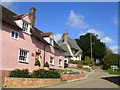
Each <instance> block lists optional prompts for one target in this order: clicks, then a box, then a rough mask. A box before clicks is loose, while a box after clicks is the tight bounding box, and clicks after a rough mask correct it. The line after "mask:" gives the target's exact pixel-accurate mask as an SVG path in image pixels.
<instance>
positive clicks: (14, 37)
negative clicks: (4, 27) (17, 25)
mask: <svg viewBox="0 0 120 90" xmlns="http://www.w3.org/2000/svg"><path fill="white" fill-rule="evenodd" d="M12 31H14V33H18V38H15V36H14V37H12ZM10 37H11V38H13V39H15V40H19V32H17V31H15V30H12V29H11V31H10Z"/></svg>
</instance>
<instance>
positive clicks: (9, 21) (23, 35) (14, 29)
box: [0, 6, 65, 76]
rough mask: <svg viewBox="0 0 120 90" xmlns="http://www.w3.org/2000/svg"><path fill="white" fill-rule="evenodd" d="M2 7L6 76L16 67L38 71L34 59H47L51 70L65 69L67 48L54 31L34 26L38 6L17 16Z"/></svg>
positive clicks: (2, 54) (43, 61) (1, 29)
mask: <svg viewBox="0 0 120 90" xmlns="http://www.w3.org/2000/svg"><path fill="white" fill-rule="evenodd" d="M1 7H2V17H1V18H2V28H0V35H2V37H1V38H2V40H1V42H2V44H0V45H2V46H0V47H1V50H2V52H1V54H0V55H1V56H0V57H2V62H1V63H0V64H2V67H1V68H0V69H1V70H2V71H3V76H6V74H7V72H8V71H10V70H14V69H17V68H18V69H29V70H30V71H33V70H35V65H34V64H35V60H36V59H38V60H39V61H40V63H41V66H40V68H41V69H43V68H44V63H45V62H48V63H49V65H50V69H64V52H65V51H64V50H63V49H61V47H60V46H59V45H58V44H57V43H56V42H55V41H54V37H53V34H52V32H48V33H44V32H42V31H40V30H38V29H37V28H35V27H34V24H35V11H36V9H35V8H31V9H30V13H29V14H27V13H26V14H22V15H18V14H16V13H14V12H12V11H11V10H9V9H7V8H5V7H4V6H1Z"/></svg>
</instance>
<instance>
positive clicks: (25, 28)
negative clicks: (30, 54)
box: [22, 20, 29, 32]
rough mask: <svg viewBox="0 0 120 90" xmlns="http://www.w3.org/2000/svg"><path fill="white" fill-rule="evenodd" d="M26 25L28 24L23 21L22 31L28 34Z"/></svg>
mask: <svg viewBox="0 0 120 90" xmlns="http://www.w3.org/2000/svg"><path fill="white" fill-rule="evenodd" d="M28 25H29V23H28V22H26V21H24V20H23V28H22V29H23V31H25V32H28Z"/></svg>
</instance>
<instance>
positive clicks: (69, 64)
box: [68, 63, 77, 67]
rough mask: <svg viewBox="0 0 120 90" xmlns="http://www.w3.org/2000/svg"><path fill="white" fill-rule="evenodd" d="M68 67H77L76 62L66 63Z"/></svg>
mask: <svg viewBox="0 0 120 90" xmlns="http://www.w3.org/2000/svg"><path fill="white" fill-rule="evenodd" d="M68 67H77V64H72V63H68Z"/></svg>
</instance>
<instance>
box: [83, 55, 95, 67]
mask: <svg viewBox="0 0 120 90" xmlns="http://www.w3.org/2000/svg"><path fill="white" fill-rule="evenodd" d="M84 62H85V63H86V64H88V65H90V64H91V65H94V64H95V62H94V58H92V59H91V58H90V57H89V56H85V59H84Z"/></svg>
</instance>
